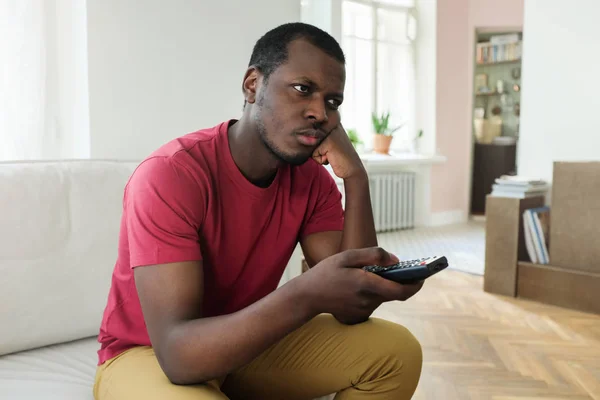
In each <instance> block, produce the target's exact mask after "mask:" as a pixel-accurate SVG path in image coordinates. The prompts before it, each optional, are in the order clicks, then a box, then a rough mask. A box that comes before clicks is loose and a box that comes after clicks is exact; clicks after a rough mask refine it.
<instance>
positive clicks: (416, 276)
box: [363, 256, 448, 284]
mask: <svg viewBox="0 0 600 400" xmlns="http://www.w3.org/2000/svg"><path fill="white" fill-rule="evenodd" d="M447 266H448V260H447V259H446V257H443V256H441V257H438V256H433V257H425V258H420V259H416V260H408V261H400V262H399V263H397V264H394V265H388V266H385V267H384V266H380V265H368V266H366V267H363V269H364V270H365V271H368V272H372V273H374V274H377V275H379V276H382V277H384V278H386V279H389V280H392V281H394V282H398V283H406V284H409V283H416V282H419V281H422V280H425V279H427V278H429V277H430V276H431V275H434V274H436V273H438V272H440V271H441V270H443V269H444V268H446V267H447Z"/></svg>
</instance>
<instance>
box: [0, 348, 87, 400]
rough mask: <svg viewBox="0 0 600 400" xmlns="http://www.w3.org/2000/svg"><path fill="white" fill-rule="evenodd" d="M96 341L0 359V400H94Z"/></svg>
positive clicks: (30, 351)
mask: <svg viewBox="0 0 600 400" xmlns="http://www.w3.org/2000/svg"><path fill="white" fill-rule="evenodd" d="M97 349H98V342H97V341H96V338H95V337H94V338H90V339H84V340H79V341H75V342H71V343H65V344H60V345H54V346H48V347H43V348H40V349H35V350H29V351H24V352H21V353H16V354H9V355H6V356H3V357H0V399H11V400H24V399H32V400H33V399H36V400H37V399H44V400H93V398H94V396H93V387H94V377H95V374H96V361H97V357H96V350H97Z"/></svg>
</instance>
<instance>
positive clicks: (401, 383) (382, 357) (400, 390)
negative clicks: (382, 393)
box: [359, 318, 423, 399]
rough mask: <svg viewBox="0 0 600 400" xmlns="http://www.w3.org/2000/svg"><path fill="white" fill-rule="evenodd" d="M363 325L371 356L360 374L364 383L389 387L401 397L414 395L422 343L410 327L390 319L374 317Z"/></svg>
mask: <svg viewBox="0 0 600 400" xmlns="http://www.w3.org/2000/svg"><path fill="white" fill-rule="evenodd" d="M362 325H363V327H364V329H365V331H364V332H363V333H362V335H363V337H364V339H363V340H365V341H368V345H367V348H368V350H367V354H368V355H367V357H368V359H369V363H368V365H365V366H366V369H364V370H363V371H362V373H361V378H359V381H360V382H361V384H362V386H363V387H364V388H365V389H367V390H381V389H385V390H386V391H387V390H389V391H390V392H393V393H397V394H398V396H399V397H398V398H402V399H404V398H410V396H412V394H413V393H414V391H415V390H416V388H417V385H418V383H419V379H420V377H421V369H422V366H423V351H422V349H421V344H420V343H419V341H418V340H417V338H416V337H415V336H414V335H413V334H412V333H411V332H410V331H409V330H408V329H407V328H405V327H404V326H402V325H398V324H395V323H393V322H390V321H385V320H381V319H377V318H371V319H370V320H369V321H367V322H365V323H364V324H362ZM373 385H375V386H376V387H377V388H378V389H376V388H375V386H373ZM380 385H381V387H380Z"/></svg>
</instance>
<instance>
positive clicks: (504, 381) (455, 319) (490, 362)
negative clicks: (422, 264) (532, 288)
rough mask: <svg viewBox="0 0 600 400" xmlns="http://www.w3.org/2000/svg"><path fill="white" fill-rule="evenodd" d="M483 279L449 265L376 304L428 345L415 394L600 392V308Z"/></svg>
mask: <svg viewBox="0 0 600 400" xmlns="http://www.w3.org/2000/svg"><path fill="white" fill-rule="evenodd" d="M482 285H483V278H482V277H481V276H474V275H469V274H466V273H463V272H458V271H453V270H446V271H443V272H440V273H439V274H438V275H437V276H434V277H432V278H430V279H429V280H428V281H427V282H426V284H425V286H424V287H423V289H422V291H421V292H420V293H419V294H418V295H417V296H415V297H414V298H413V299H410V300H409V301H407V302H404V303H399V302H396V303H388V304H384V305H383V306H382V307H380V309H379V310H377V312H376V316H379V317H382V318H385V319H389V320H392V321H395V322H398V323H401V324H403V325H405V326H406V327H408V328H409V329H410V330H411V331H412V332H413V333H414V334H415V336H416V337H417V338H418V339H419V340H420V342H421V344H422V346H423V352H424V365H423V374H422V377H421V381H420V383H419V387H418V389H417V393H416V394H415V396H414V399H415V400H424V399H428V400H429V399H431V400H434V399H435V400H453V399H494V400H516V399H519V400H525V399H527V400H532V399H548V400H549V399H552V400H558V399H573V400H575V399H577V400H580V399H581V400H583V399H593V400H599V399H600V316H597V315H590V314H585V313H580V312H576V311H572V310H566V309H562V308H558V307H552V306H547V305H543V304H539V303H534V302H529V301H524V300H520V299H513V298H507V297H502V296H496V295H491V294H488V293H485V292H484V291H483V290H482ZM599 290H600V288H599Z"/></svg>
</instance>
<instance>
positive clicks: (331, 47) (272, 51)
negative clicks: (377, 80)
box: [248, 22, 346, 81]
mask: <svg viewBox="0 0 600 400" xmlns="http://www.w3.org/2000/svg"><path fill="white" fill-rule="evenodd" d="M296 39H305V40H307V41H308V42H309V43H311V44H312V45H314V46H316V47H318V48H319V49H321V50H323V51H324V52H325V53H327V54H329V55H330V56H332V57H333V58H335V59H336V60H338V61H339V62H341V63H342V64H345V63H346V58H345V57H344V52H343V51H342V48H341V47H340V45H339V43H338V42H337V40H335V39H334V38H333V36H331V35H330V34H329V33H327V32H325V31H324V30H322V29H320V28H317V27H316V26H314V25H310V24H306V23H303V22H290V23H286V24H283V25H279V26H278V27H276V28H273V29H271V30H270V31H268V32H267V33H265V34H264V35H263V36H262V37H261V38H260V39H258V41H257V42H256V44H255V45H254V49H253V50H252V55H251V56H250V62H249V63H248V67H250V66H254V67H256V68H257V69H258V70H259V71H260V72H261V73H262V74H263V76H264V80H265V81H267V80H268V79H269V75H271V74H272V73H273V71H275V70H276V69H277V67H279V66H280V65H281V64H283V63H285V62H286V61H287V58H288V45H289V44H290V42H292V41H294V40H296Z"/></svg>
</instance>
